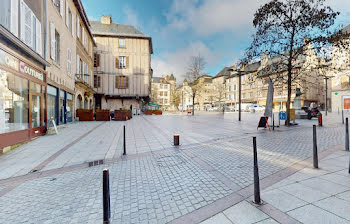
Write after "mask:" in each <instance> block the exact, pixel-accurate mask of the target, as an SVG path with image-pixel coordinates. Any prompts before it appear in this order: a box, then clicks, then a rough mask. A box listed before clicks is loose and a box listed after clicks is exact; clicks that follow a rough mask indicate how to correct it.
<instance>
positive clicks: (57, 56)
mask: <svg viewBox="0 0 350 224" xmlns="http://www.w3.org/2000/svg"><path fill="white" fill-rule="evenodd" d="M60 49H61V48H60V34H59V33H58V32H57V31H56V32H55V62H56V63H57V64H60Z"/></svg>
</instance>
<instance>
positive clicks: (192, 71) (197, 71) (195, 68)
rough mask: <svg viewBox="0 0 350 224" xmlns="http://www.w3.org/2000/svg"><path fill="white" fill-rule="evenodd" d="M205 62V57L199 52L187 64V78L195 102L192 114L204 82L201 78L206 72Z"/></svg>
mask: <svg viewBox="0 0 350 224" xmlns="http://www.w3.org/2000/svg"><path fill="white" fill-rule="evenodd" d="M205 64H206V62H205V59H204V58H203V57H202V56H201V55H200V54H198V55H197V56H192V57H191V58H190V61H189V64H188V66H187V73H186V79H187V81H188V84H189V86H190V87H191V90H192V91H191V93H189V94H190V95H191V96H192V102H193V108H192V115H194V100H195V98H196V97H197V96H198V94H199V93H200V91H201V89H202V83H200V82H199V78H200V77H201V76H202V75H203V74H204V69H205Z"/></svg>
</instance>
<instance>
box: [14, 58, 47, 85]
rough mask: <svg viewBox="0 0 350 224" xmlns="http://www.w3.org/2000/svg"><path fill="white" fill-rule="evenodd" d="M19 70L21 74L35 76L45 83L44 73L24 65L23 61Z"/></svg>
mask: <svg viewBox="0 0 350 224" xmlns="http://www.w3.org/2000/svg"><path fill="white" fill-rule="evenodd" d="M19 70H20V72H22V73H24V74H27V75H30V76H33V77H34V78H37V79H40V80H41V81H44V73H42V72H39V71H38V70H36V69H34V68H32V67H30V66H29V65H27V64H26V63H24V62H23V61H21V62H20V63H19Z"/></svg>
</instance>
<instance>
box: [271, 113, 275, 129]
mask: <svg viewBox="0 0 350 224" xmlns="http://www.w3.org/2000/svg"><path fill="white" fill-rule="evenodd" d="M272 130H273V131H274V130H275V113H274V112H272Z"/></svg>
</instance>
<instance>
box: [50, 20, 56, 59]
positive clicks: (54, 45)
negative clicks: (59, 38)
mask: <svg viewBox="0 0 350 224" xmlns="http://www.w3.org/2000/svg"><path fill="white" fill-rule="evenodd" d="M50 38H51V52H50V53H51V58H52V59H53V60H56V55H55V52H56V49H55V48H56V39H55V25H54V24H53V23H52V22H51V23H50Z"/></svg>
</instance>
